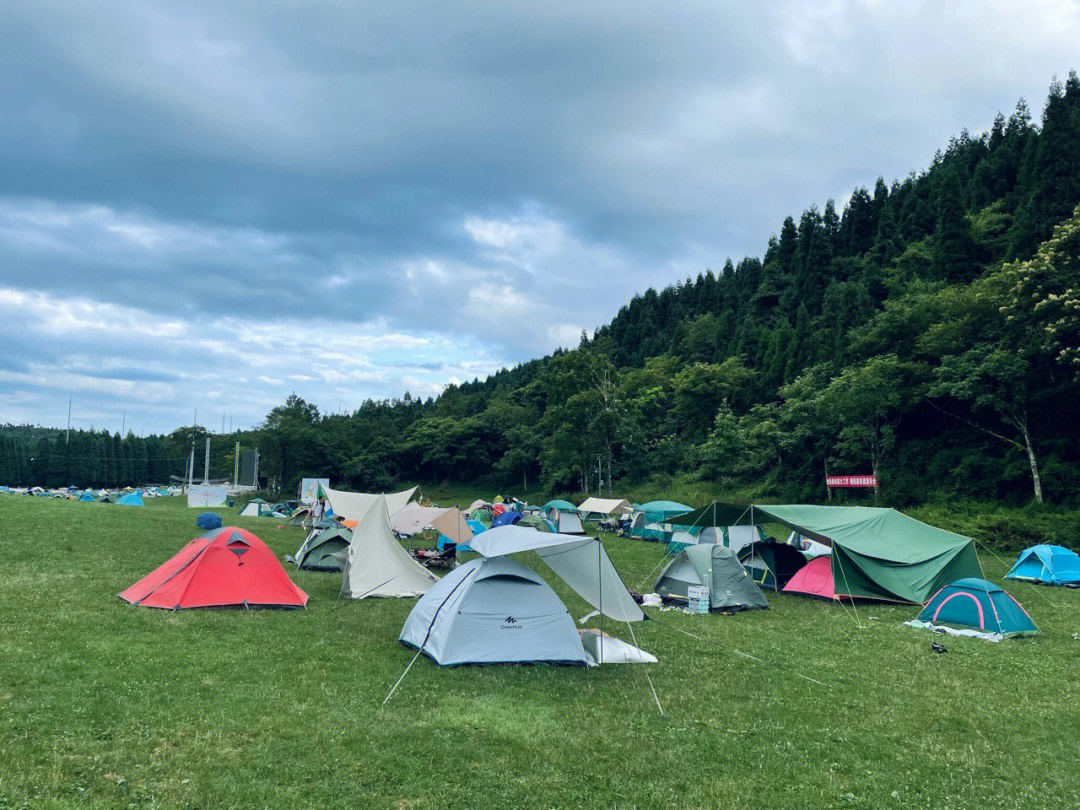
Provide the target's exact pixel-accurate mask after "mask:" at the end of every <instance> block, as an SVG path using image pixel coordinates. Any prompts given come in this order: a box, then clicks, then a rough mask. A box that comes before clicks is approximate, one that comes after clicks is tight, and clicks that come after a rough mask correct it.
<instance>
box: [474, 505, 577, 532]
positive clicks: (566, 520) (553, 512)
mask: <svg viewBox="0 0 1080 810" xmlns="http://www.w3.org/2000/svg"><path fill="white" fill-rule="evenodd" d="M540 511H541V512H542V513H543V515H544V517H545V518H547V519H548V520H549V521H550V522H551V526H552V528H553V529H554V531H556V532H558V533H559V534H585V528H584V527H583V526H582V525H581V515H579V514H578V508H577V507H576V506H574V505H573V504H572V503H570V501H563V500H554V501H548V502H547V503H545V504H544V505H543V506H542V507H541V510H540ZM491 526H492V528H494V527H495V521H494V520H493V521H492V522H491Z"/></svg>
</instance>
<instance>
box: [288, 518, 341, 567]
mask: <svg viewBox="0 0 1080 810" xmlns="http://www.w3.org/2000/svg"><path fill="white" fill-rule="evenodd" d="M349 539H350V532H349V530H348V529H346V528H345V527H344V526H328V527H326V528H325V529H312V530H311V531H310V532H309V533H308V536H307V537H306V538H305V539H304V542H303V543H301V544H300V548H298V549H297V550H296V554H295V555H292V556H289V557H286V558H285V559H286V560H287V561H289V562H292V563H296V567H297V568H303V569H304V570H305V571H342V570H344V568H345V550H346V549H347V548H348V547H349Z"/></svg>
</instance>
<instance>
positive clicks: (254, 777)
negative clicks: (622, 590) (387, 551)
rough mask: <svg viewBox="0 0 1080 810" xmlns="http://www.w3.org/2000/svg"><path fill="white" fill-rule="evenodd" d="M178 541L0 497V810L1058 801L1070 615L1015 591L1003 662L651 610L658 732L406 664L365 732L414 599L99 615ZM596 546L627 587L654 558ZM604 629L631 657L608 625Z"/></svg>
mask: <svg viewBox="0 0 1080 810" xmlns="http://www.w3.org/2000/svg"><path fill="white" fill-rule="evenodd" d="M221 511H223V512H228V511H229V510H221ZM195 514H196V513H195V511H194V510H190V511H189V510H187V509H186V508H184V507H183V504H182V502H181V500H180V499H179V498H171V499H158V500H149V501H147V506H146V507H145V508H143V509H137V508H126V507H118V506H112V505H104V504H96V503H77V502H65V501H57V500H46V499H31V498H21V497H16V496H0V525H2V526H3V535H2V537H3V539H2V550H3V561H4V565H3V568H2V569H0V807H2V808H8V807H32V808H61V807H63V808H67V807H72V808H74V807H78V808H94V807H110V808H111V807H121V808H123V807H132V808H144V807H184V808H224V807H236V808H260V807H268V808H285V807H312V808H315V807H318V808H339V807H340V808H437V807H468V808H497V807H507V808H532V807H537V808H579V807H580V808H602V807H620V808H633V807H642V808H643V807H658V808H668V807H679V808H713V807H724V808H768V807H777V808H779V807H784V808H803V807H806V808H815V810H824V809H825V808H833V807H838V808H871V807H873V808H876V807H882V808H886V807H887V808H920V810H921V809H922V808H975V807H995V808H1000V809H1002V810H1003V809H1004V808H1017V807H1030V808H1054V807H1062V808H1075V807H1077V804H1078V802H1080V767H1078V764H1077V763H1078V762H1080V710H1078V708H1077V707H1078V705H1080V687H1078V686H1077V678H1076V671H1077V660H1078V654H1080V640H1078V638H1077V633H1078V632H1080V621H1078V619H1080V591H1065V590H1050V589H1045V588H1038V587H1037V586H1031V585H1024V584H1014V583H1010V584H1009V586H1008V589H1009V590H1010V591H1011V592H1012V593H1013V594H1014V595H1015V596H1017V598H1019V599H1020V601H1021V602H1022V603H1024V605H1025V606H1026V607H1027V608H1028V610H1029V612H1030V613H1031V614H1032V616H1033V617H1034V619H1035V621H1036V622H1037V623H1038V624H1039V626H1040V628H1041V629H1042V631H1043V633H1044V635H1043V636H1042V637H1039V638H1036V639H1020V640H1013V641H1006V642H1004V643H1001V644H997V645H995V644H989V643H986V642H982V641H977V640H970V639H951V638H950V639H941V638H938V637H933V638H932V637H931V636H930V635H929V634H927V633H924V632H919V631H916V630H913V629H911V628H908V627H905V626H904V625H903V624H902V622H903V621H904V620H906V619H909V618H913V617H914V616H915V615H916V613H917V609H916V608H913V607H900V606H882V605H865V604H864V605H860V606H859V607H858V608H857V615H856V614H855V613H854V612H851V611H849V610H846V609H844V608H842V607H839V606H836V605H832V604H826V603H824V602H819V601H813V600H809V599H804V598H799V597H794V596H787V595H783V594H781V595H773V594H770V595H769V599H770V603H771V605H772V607H771V609H770V610H768V611H758V612H754V613H749V614H743V615H738V616H718V615H714V616H688V615H684V614H681V613H676V612H659V611H655V610H652V611H650V614H651V618H652V619H653V620H652V621H648V622H644V623H642V624H640V625H638V626H637V627H636V628H635V631H636V633H637V638H638V641H639V643H640V644H641V646H642V647H644V648H645V649H647V650H649V651H650V652H653V653H654V654H655V655H657V657H658V658H659V659H660V664H658V665H656V666H653V667H650V668H648V674H649V675H651V677H652V681H653V683H654V684H655V687H656V691H657V693H658V695H659V698H660V702H661V703H662V705H663V709H664V713H665V716H663V717H662V716H661V715H660V713H659V712H658V711H657V707H656V705H655V703H654V702H653V698H652V694H651V692H650V689H649V684H648V681H647V680H646V670H645V668H644V667H640V666H625V667H617V666H608V667H603V668H600V669H594V670H579V669H570V668H558V667H550V666H529V667H498V666H493V667H483V668H475V667H462V668H457V669H440V668H439V667H437V666H435V665H434V664H432V663H431V662H430V661H428V660H427V659H426V658H420V659H419V660H418V661H417V662H416V664H415V665H414V666H413V668H412V670H411V671H410V672H409V674H408V676H407V677H406V678H405V680H404V682H403V683H402V685H401V686H400V688H399V689H398V691H397V693H396V694H395V696H394V698H393V700H392V701H391V702H390V703H389V704H388V705H387V706H381V705H380V704H381V702H382V700H383V698H384V697H385V696H386V694H387V692H388V691H389V689H390V687H391V686H392V685H393V683H394V681H395V680H397V678H398V676H399V675H400V674H401V673H402V671H403V670H404V669H405V667H406V665H407V664H408V663H409V661H410V659H411V658H412V653H411V652H410V651H409V650H407V649H405V648H404V647H402V646H400V645H399V644H398V643H397V634H398V632H399V630H400V629H401V625H402V623H403V622H404V619H405V616H406V615H407V613H408V611H409V610H410V609H411V607H412V605H413V601H412V600H383V601H379V600H365V601H362V602H347V603H346V602H342V601H339V599H338V597H337V594H338V590H339V587H340V577H339V576H335V575H330V574H318V573H308V572H297V571H296V570H295V569H294V568H293V567H292V566H291V565H290V566H289V568H288V570H289V572H290V575H291V576H292V577H293V578H294V581H296V582H297V583H298V584H299V585H300V587H302V588H303V589H304V590H305V591H307V592H308V593H309V594H310V595H311V601H310V603H309V606H308V609H307V610H304V611H190V612H180V613H169V612H165V611H158V610H150V609H142V608H137V607H133V606H131V605H128V604H126V603H125V602H122V601H121V600H120V599H118V598H117V597H116V594H117V592H119V591H120V590H121V589H123V588H124V587H126V586H127V585H129V584H131V583H132V582H134V581H135V580H136V579H138V578H139V577H141V576H142V575H144V574H145V573H147V572H149V571H150V570H151V569H153V568H154V567H156V566H157V565H158V564H160V563H161V562H163V561H164V560H165V559H166V558H168V557H169V556H171V555H172V554H173V553H175V551H177V550H178V549H179V548H180V547H181V546H182V545H183V544H184V543H185V542H186V541H188V540H190V539H191V538H192V537H194V536H195V535H196V534H197V530H196V528H195V524H194V518H195ZM226 522H227V523H232V524H234V525H238V526H241V527H244V528H247V529H250V530H253V531H255V532H256V533H257V534H258V535H259V536H260V537H262V538H263V539H264V540H265V541H266V542H267V543H268V544H269V545H270V546H271V548H273V549H274V550H275V551H276V552H278V554H279V555H280V556H282V557H283V556H284V555H285V554H286V553H290V552H292V551H294V550H295V548H296V546H297V545H298V544H299V541H300V539H301V531H300V530H299V529H279V528H278V522H277V521H275V520H271V519H265V518H248V519H245V518H239V517H236V516H235V514H234V513H233V514H229V515H227V520H226ZM607 545H608V548H609V552H610V554H611V557H612V559H613V561H614V562H615V565H616V566H617V567H618V568H619V570H620V571H621V572H622V574H623V576H624V578H625V580H626V581H627V584H629V585H630V586H631V587H634V588H640V587H642V585H643V584H645V579H646V577H647V575H648V574H649V572H650V571H651V570H653V569H654V568H655V567H656V566H657V564H658V563H659V562H660V559H661V557H662V555H663V549H662V547H660V546H658V545H655V544H650V543H642V542H639V541H627V540H621V539H618V538H608V539H607ZM983 565H984V568H985V570H986V573H987V575H988V576H989V577H990V578H992V579H997V578H999V577H1000V576H1001V575H1002V574H1003V573H1004V566H1003V564H1002V563H1001V562H1000V561H998V560H997V559H995V558H994V557H989V556H983ZM537 570H539V571H540V572H541V573H542V574H543V575H544V576H545V578H546V579H548V581H549V582H551V584H552V585H553V586H556V589H557V590H559V592H560V594H563V595H565V596H566V597H567V602H568V605H569V606H570V609H571V611H572V612H573V613H574V615H575V616H582V615H584V614H585V613H586V612H587V610H588V608H586V606H585V605H584V603H583V602H581V601H580V600H578V599H577V598H576V597H573V598H571V597H570V595H568V594H567V592H566V590H565V588H563V587H561V583H560V582H559V581H558V579H557V578H556V577H555V576H554V575H553V574H551V572H550V571H549V570H548V569H547V568H546V567H544V566H543V565H542V564H537ZM605 630H608V631H614V632H615V633H616V634H617V635H619V636H620V637H622V638H627V639H628V633H627V628H626V626H625V625H624V626H622V627H616V628H613V627H611V623H610V622H605ZM931 641H941V642H942V643H944V644H945V646H947V647H948V650H949V652H948V653H947V654H944V655H938V654H935V653H934V652H932V651H931V649H930V644H931ZM746 656H754V658H756V659H760V660H754V659H751V658H748V657H746ZM800 676H805V677H809V678H813V679H815V680H817V681H820V682H821V683H822V684H824V685H818V684H815V683H812V682H810V681H808V680H805V679H804V678H803V677H800Z"/></svg>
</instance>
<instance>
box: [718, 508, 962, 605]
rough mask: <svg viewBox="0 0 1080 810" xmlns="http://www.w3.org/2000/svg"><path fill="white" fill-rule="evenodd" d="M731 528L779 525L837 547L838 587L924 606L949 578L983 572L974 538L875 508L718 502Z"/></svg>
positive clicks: (845, 592) (834, 560) (852, 594)
mask: <svg viewBox="0 0 1080 810" xmlns="http://www.w3.org/2000/svg"><path fill="white" fill-rule="evenodd" d="M716 508H717V509H718V510H720V515H719V518H718V519H719V520H720V522H721V523H724V524H725V525H729V526H735V525H754V524H761V523H779V524H781V525H783V526H787V527H788V528H789V529H793V530H794V531H797V532H798V533H799V534H801V535H803V536H804V537H809V538H811V539H813V540H817V541H818V542H821V543H826V544H828V545H829V546H831V547H832V572H833V581H834V583H835V588H836V593H837V595H839V596H850V597H855V598H862V599H884V600H888V601H893V602H910V603H913V604H920V605H921V604H925V602H926V600H927V599H929V598H930V595H931V594H933V593H935V592H936V591H938V590H940V589H941V588H943V587H944V586H945V585H947V584H949V583H950V582H954V581H956V580H958V579H963V578H965V577H979V578H981V577H982V567H981V566H980V565H979V558H978V556H977V555H976V553H975V542H974V541H973V540H972V539H971V538H970V537H964V536H963V535H959V534H953V533H952V532H948V531H945V530H944V529H938V528H936V527H934V526H929V525H927V524H925V523H922V522H921V521H918V520H916V519H915V518H912V517H908V516H907V515H904V514H901V513H900V512H897V511H896V510H895V509H882V508H878V507H873V506H805V505H773V504H766V505H761V506H759V505H756V504H753V505H749V506H748V505H744V504H717V505H716Z"/></svg>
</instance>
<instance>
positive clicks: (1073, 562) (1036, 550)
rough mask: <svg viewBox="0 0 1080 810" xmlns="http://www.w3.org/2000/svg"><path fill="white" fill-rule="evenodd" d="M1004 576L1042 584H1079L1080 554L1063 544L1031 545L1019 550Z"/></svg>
mask: <svg viewBox="0 0 1080 810" xmlns="http://www.w3.org/2000/svg"><path fill="white" fill-rule="evenodd" d="M1005 577H1006V579H1018V580H1024V581H1026V582H1038V583H1041V584H1043V585H1071V586H1076V585H1080V556H1078V555H1077V553H1076V552H1075V551H1072V550H1070V549H1067V548H1065V547H1064V546H1045V545H1044V546H1032V547H1031V548H1028V549H1025V550H1024V551H1021V552H1020V556H1019V557H1017V558H1016V562H1015V563H1014V564H1013V567H1012V568H1011V569H1010V570H1009V573H1008V574H1006V575H1005Z"/></svg>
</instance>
